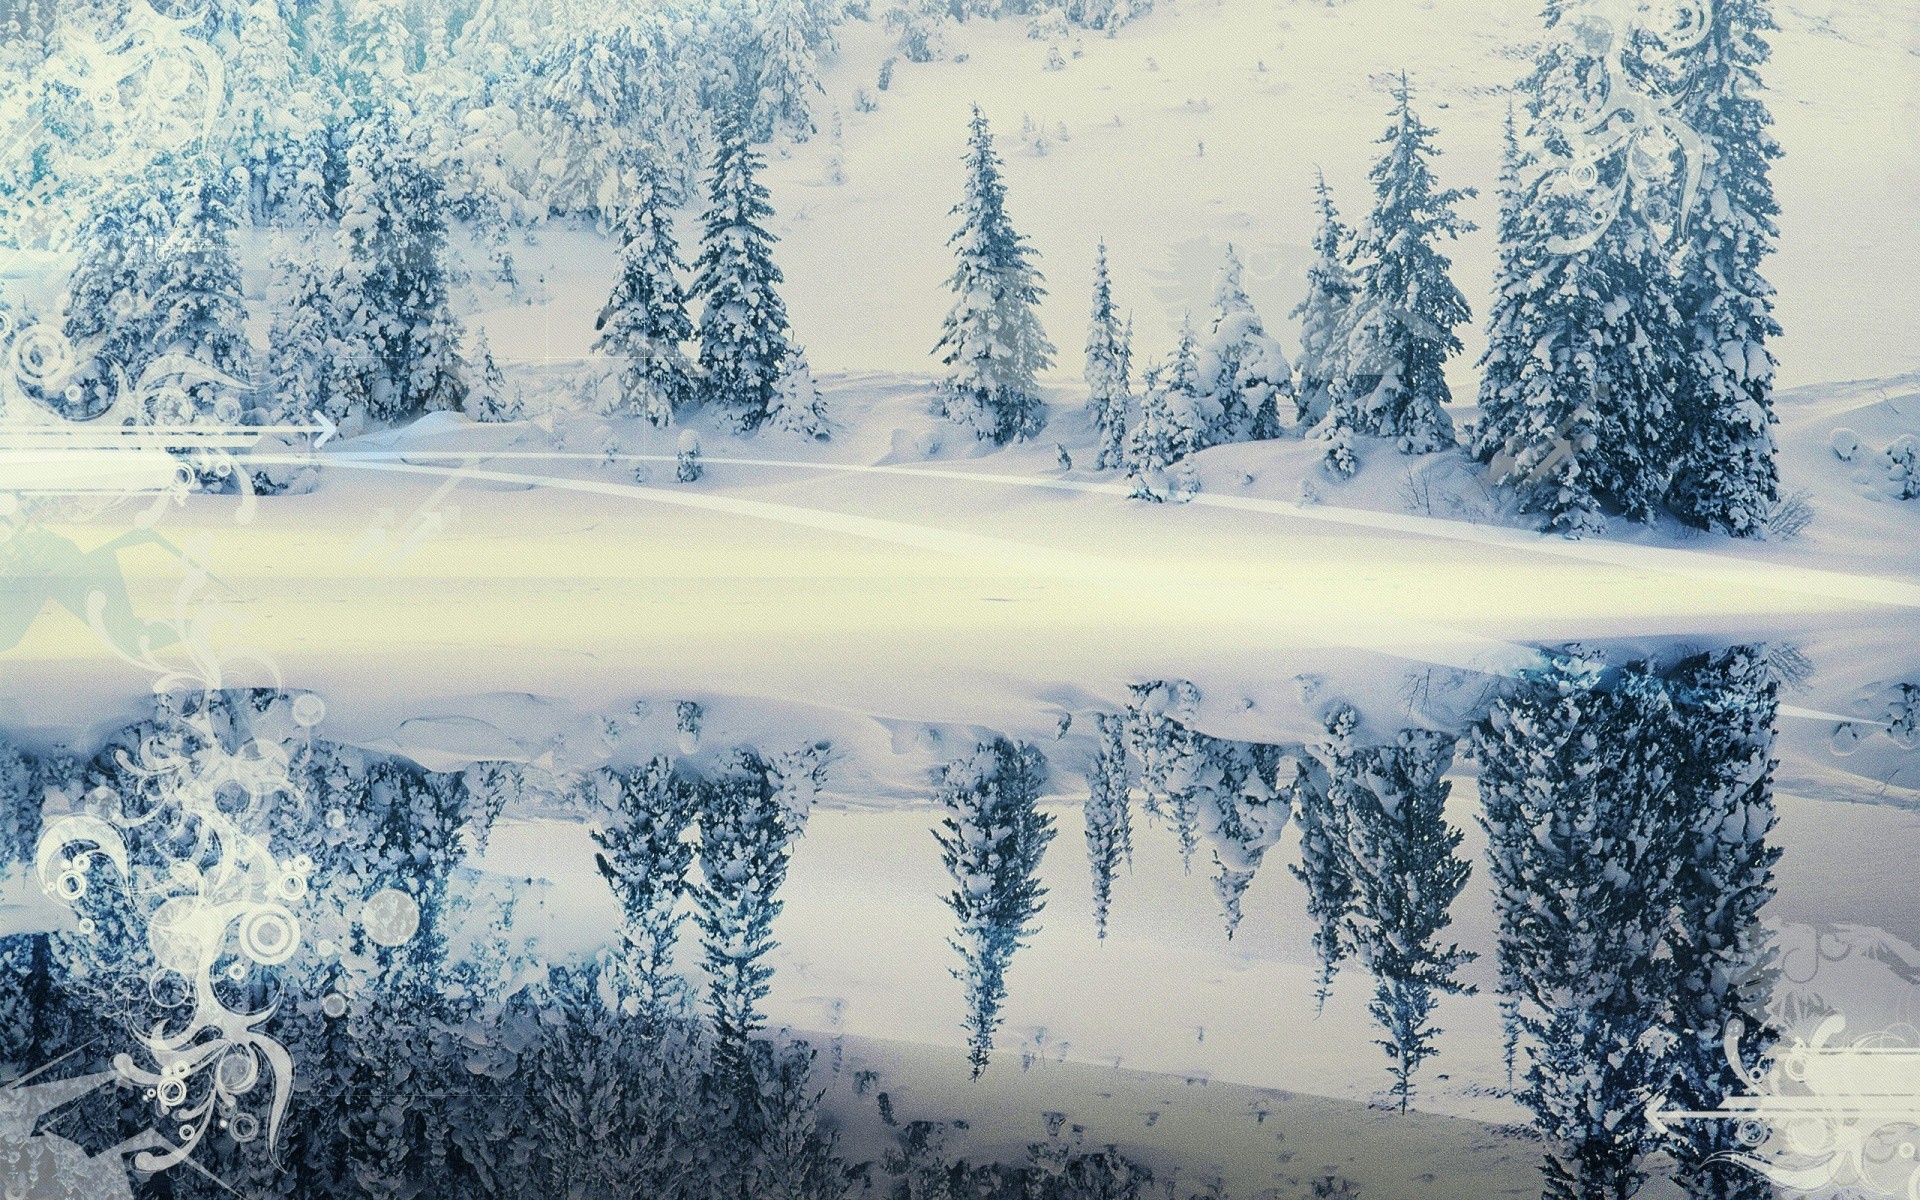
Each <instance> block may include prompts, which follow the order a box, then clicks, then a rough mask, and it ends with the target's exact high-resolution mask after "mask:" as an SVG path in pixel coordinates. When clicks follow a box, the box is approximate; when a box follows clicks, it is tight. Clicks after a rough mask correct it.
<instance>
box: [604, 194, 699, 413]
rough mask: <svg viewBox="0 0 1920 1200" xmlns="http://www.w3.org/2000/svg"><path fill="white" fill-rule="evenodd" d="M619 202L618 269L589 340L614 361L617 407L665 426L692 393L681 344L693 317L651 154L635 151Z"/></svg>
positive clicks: (669, 212) (689, 367)
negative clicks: (636, 155)
mask: <svg viewBox="0 0 1920 1200" xmlns="http://www.w3.org/2000/svg"><path fill="white" fill-rule="evenodd" d="M622 204H623V206H624V207H623V208H622V209H621V212H620V217H619V225H620V274H619V275H618V277H616V278H615V280H614V283H613V294H612V295H611V296H609V297H608V298H607V303H606V306H605V307H603V308H602V309H601V310H600V316H599V317H598V318H597V319H596V320H595V321H594V324H593V327H594V329H595V330H597V331H598V332H599V335H600V336H599V337H597V338H595V339H594V343H593V347H594V349H595V350H598V351H600V352H601V353H603V354H607V355H610V356H612V357H613V358H615V359H617V360H619V361H620V362H621V363H622V366H621V369H620V401H621V406H622V408H623V410H624V411H625V412H627V413H628V414H630V415H632V416H639V417H645V418H646V419H647V420H648V421H650V422H652V423H653V424H654V425H656V426H665V425H669V424H671V423H672V422H673V416H674V413H675V412H677V411H678V410H679V409H680V406H681V405H683V404H686V403H687V402H688V401H689V400H691V399H692V397H693V371H692V364H691V363H690V362H688V361H687V355H686V350H685V346H686V343H687V342H689V341H691V340H692V339H693V321H692V319H691V318H690V317H688V315H687V296H686V292H685V290H684V289H683V288H682V287H681V285H680V274H681V272H683V271H685V270H686V264H685V263H682V262H681V261H680V248H679V244H678V243H677V242H676V241H675V240H674V234H673V212H672V209H671V207H670V206H669V205H668V203H667V196H666V194H665V190H664V188H663V187H662V184H661V180H660V175H659V171H658V169H657V168H656V167H655V166H654V164H653V161H652V160H651V159H649V158H642V159H641V160H640V161H639V163H638V165H637V166H636V167H635V169H634V170H633V172H632V173H631V174H630V175H629V177H628V183H627V187H626V188H625V189H624V194H623V196H622Z"/></svg>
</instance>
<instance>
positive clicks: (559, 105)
mask: <svg viewBox="0 0 1920 1200" xmlns="http://www.w3.org/2000/svg"><path fill="white" fill-rule="evenodd" d="M653 54H654V47H652V46H651V45H649V44H648V42H647V41H646V40H645V39H644V35H643V31H642V29H641V27H640V23H639V22H638V21H637V20H636V19H635V18H634V17H632V16H630V15H628V14H625V13H605V14H597V15H595V16H594V17H592V18H590V19H588V20H586V21H583V22H581V23H580V24H579V25H578V26H577V27H576V28H575V29H574V31H573V32H572V34H571V35H570V36H566V37H560V38H555V39H553V40H551V41H549V42H547V43H546V44H545V45H544V47H543V52H542V53H541V54H540V56H539V57H538V58H537V59H536V61H535V63H534V65H533V79H532V80H531V81H530V87H531V89H532V91H533V94H534V97H535V100H536V103H537V105H538V110H539V128H540V130H541V131H542V133H543V136H544V140H545V145H544V146H543V147H542V151H543V153H542V157H543V159H544V161H545V162H546V163H548V164H549V166H548V169H547V170H546V171H545V172H544V174H545V176H546V178H545V182H544V186H545V188H546V195H545V196H544V197H543V198H544V199H545V200H546V202H547V203H548V204H549V205H551V206H552V207H553V208H554V209H555V210H556V211H559V212H565V213H581V214H587V215H591V216H594V217H598V218H600V219H601V220H602V221H603V222H604V221H605V220H607V219H608V218H612V217H615V216H626V215H627V213H626V212H625V211H624V210H627V209H628V208H629V207H630V206H631V205H634V204H635V203H637V202H636V201H629V200H628V199H627V198H626V194H627V192H628V189H629V188H632V187H634V186H636V185H635V184H634V182H633V181H632V180H631V179H630V178H629V175H630V173H631V172H632V171H633V170H634V169H635V167H636V165H637V164H641V163H643V162H645V161H646V160H647V159H648V157H649V155H650V153H651V150H652V148H651V147H650V146H649V145H648V144H647V133H648V131H649V127H650V126H651V124H652V117H653V113H652V111H651V104H652V97H651V96H649V95H648V94H647V89H646V84H647V82H648V80H649V78H650V72H651V71H652V70H653V69H655V68H654V64H653V62H652V58H653ZM639 186H645V181H644V180H643V181H642V182H641V184H640V185H639ZM623 232H624V231H623Z"/></svg>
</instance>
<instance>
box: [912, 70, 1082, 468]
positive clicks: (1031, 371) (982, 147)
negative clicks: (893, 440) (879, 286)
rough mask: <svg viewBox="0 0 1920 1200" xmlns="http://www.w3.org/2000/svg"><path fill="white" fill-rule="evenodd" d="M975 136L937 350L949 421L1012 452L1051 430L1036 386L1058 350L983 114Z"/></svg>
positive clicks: (957, 211)
mask: <svg viewBox="0 0 1920 1200" xmlns="http://www.w3.org/2000/svg"><path fill="white" fill-rule="evenodd" d="M969 128H970V132H969V135H968V139H967V154H966V158H965V160H964V161H965V162H966V166H967V185H966V197H965V199H963V200H962V201H961V202H960V203H959V204H956V205H955V206H954V208H953V213H954V215H955V216H958V217H960V218H961V224H960V228H959V229H958V230H957V231H955V233H954V235H953V236H952V237H951V238H949V239H948V240H947V244H948V245H950V246H952V247H954V254H955V257H956V259H957V262H956V264H955V266H954V272H953V275H952V277H951V278H950V279H949V280H948V286H949V287H950V288H952V290H953V294H954V302H953V309H952V311H951V312H949V313H948V314H947V320H946V325H945V327H944V328H943V330H942V332H941V334H940V341H939V342H938V344H936V345H935V347H934V349H935V351H936V352H941V351H944V354H942V357H941V360H940V361H941V362H942V363H944V364H946V367H947V379H946V383H945V386H944V389H943V392H942V400H941V412H942V413H943V414H944V415H945V416H946V417H947V418H948V419H949V420H952V421H957V422H959V423H960V424H962V425H965V426H968V427H969V428H971V429H972V430H973V431H974V433H975V435H976V436H978V437H981V438H992V439H993V440H994V441H995V442H998V443H1001V444H1005V443H1007V442H1010V441H1013V440H1015V439H1023V438H1028V437H1031V436H1033V435H1034V434H1035V433H1038V432H1039V431H1040V430H1041V429H1042V428H1044V427H1045V425H1046V404H1045V402H1044V401H1042V400H1041V398H1040V396H1039V385H1038V383H1037V382H1036V378H1035V377H1036V376H1037V375H1038V373H1039V372H1041V371H1044V370H1046V369H1047V368H1048V367H1050V366H1052V365H1053V343H1052V342H1050V341H1048V340H1047V335H1046V331H1045V330H1043V329H1042V328H1041V327H1040V317H1039V314H1038V313H1037V312H1036V311H1035V309H1036V307H1037V306H1038V304H1039V302H1040V298H1041V297H1042V296H1044V295H1046V289H1045V288H1044V287H1042V286H1041V285H1042V283H1043V282H1044V279H1043V278H1042V276H1041V274H1040V272H1039V270H1038V269H1037V268H1036V267H1035V266H1034V265H1033V261H1032V260H1033V259H1034V258H1035V257H1036V254H1037V252H1036V251H1035V250H1034V248H1033V247H1032V246H1031V245H1029V244H1028V242H1027V240H1026V239H1025V238H1024V237H1021V236H1020V235H1019V234H1018V233H1016V232H1014V228H1013V222H1012V219H1011V218H1009V217H1008V215H1007V186H1006V181H1005V180H1004V179H1003V178H1002V177H1001V163H1000V156H999V154H997V153H996V152H995V151H994V148H993V134H992V133H991V132H990V131H989V130H988V128H987V117H986V114H985V113H983V112H981V111H980V106H979V105H977V104H976V105H974V108H973V119H972V123H971V125H970V127H969Z"/></svg>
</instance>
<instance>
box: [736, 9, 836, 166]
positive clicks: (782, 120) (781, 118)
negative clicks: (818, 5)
mask: <svg viewBox="0 0 1920 1200" xmlns="http://www.w3.org/2000/svg"><path fill="white" fill-rule="evenodd" d="M825 34H826V29H825V27H824V26H823V25H822V23H820V22H819V21H817V20H816V18H815V15H814V14H813V13H812V12H810V11H809V6H808V3H807V0H767V3H766V4H765V5H763V6H762V8H761V9H760V11H759V12H758V13H757V14H756V19H755V21H754V34H753V44H752V49H751V58H752V68H751V69H752V74H753V81H754V82H753V91H754V93H755V98H756V103H755V105H754V112H755V132H756V133H757V134H758V135H759V136H760V137H762V138H767V137H772V136H773V135H774V133H775V132H777V131H780V130H786V131H788V132H791V133H792V135H793V138H794V140H795V141H799V142H804V141H806V140H807V139H808V138H810V137H812V136H813V134H814V133H815V132H816V131H817V130H818V128H819V126H818V125H817V124H816V123H815V122H814V119H813V111H812V99H813V97H814V95H815V94H818V93H821V92H823V90H824V89H822V87H821V86H820V68H819V64H818V63H817V62H816V55H815V44H816V39H820V38H822V37H824V36H825ZM829 44H830V43H829Z"/></svg>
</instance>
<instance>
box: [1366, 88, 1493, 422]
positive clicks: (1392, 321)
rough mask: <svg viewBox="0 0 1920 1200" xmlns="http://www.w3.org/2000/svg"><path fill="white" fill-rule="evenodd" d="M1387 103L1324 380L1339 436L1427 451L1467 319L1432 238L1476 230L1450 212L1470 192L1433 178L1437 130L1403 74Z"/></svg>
mask: <svg viewBox="0 0 1920 1200" xmlns="http://www.w3.org/2000/svg"><path fill="white" fill-rule="evenodd" d="M1393 99H1394V111H1393V123H1392V124H1391V125H1389V126H1388V127H1387V131H1386V133H1385V134H1384V135H1382V136H1381V138H1380V144H1381V145H1383V146H1385V147H1386V150H1385V151H1384V152H1383V153H1382V154H1381V155H1380V157H1379V159H1378V160H1376V161H1375V163H1374V165H1373V169H1372V171H1370V172H1369V173H1368V178H1369V179H1371V180H1372V181H1373V211H1372V212H1371V213H1370V214H1369V215H1368V217H1367V220H1366V223H1365V224H1364V225H1362V226H1361V229H1360V233H1359V236H1358V237H1357V238H1356V239H1355V240H1354V245H1353V271H1354V285H1353V286H1354V293H1353V298H1352V300H1351V302H1350V303H1349V305H1348V308H1347V312H1346V317H1345V320H1344V321H1342V323H1341V326H1340V330H1339V333H1338V335H1337V336H1338V338H1339V341H1340V343H1341V348H1340V357H1341V359H1342V360H1343V361H1342V369H1341V370H1340V371H1339V372H1338V374H1337V375H1335V376H1334V377H1333V379H1332V383H1331V392H1332V399H1333V405H1332V412H1333V422H1334V427H1335V428H1336V429H1344V430H1349V431H1351V432H1352V433H1354V434H1358V435H1362V436H1366V437H1381V438H1392V439H1394V442H1395V445H1396V446H1397V447H1398V448H1399V450H1400V452H1401V453H1402V454H1425V453H1428V452H1430V451H1433V450H1437V449H1440V448H1441V447H1443V446H1451V445H1453V442H1454V435H1453V418H1452V417H1451V416H1449V415H1448V413H1447V410H1446V405H1447V403H1448V402H1449V401H1450V400H1451V399H1452V393H1451V392H1449V391H1448V389H1447V379H1446V362H1447V359H1448V358H1449V357H1451V356H1452V355H1454V354H1456V353H1458V352H1459V350H1460V347H1461V343H1460V338H1459V335H1458V334H1456V333H1455V332H1454V330H1455V329H1456V328H1458V327H1459V326H1460V325H1462V324H1464V323H1465V322H1466V321H1467V320H1468V318H1469V317H1470V316H1471V313H1470V312H1469V310H1468V308H1467V299H1466V297H1465V296H1463V295H1461V294H1460V289H1459V288H1457V287H1455V286H1454V284H1453V280H1452V278H1450V276H1449V274H1448V272H1449V270H1450V269H1451V268H1452V265H1453V264H1452V262H1451V261H1450V260H1449V259H1448V258H1447V256H1446V255H1445V254H1444V253H1443V252H1442V251H1441V249H1440V246H1439V240H1440V239H1441V238H1443V237H1445V238H1457V237H1459V236H1460V235H1461V234H1462V233H1466V232H1468V231H1470V230H1472V229H1473V228H1474V226H1473V224H1472V222H1470V221H1467V220H1465V219H1463V218H1462V217H1460V216H1459V215H1458V214H1457V213H1456V212H1455V211H1454V208H1455V206H1456V205H1457V204H1459V202H1460V201H1461V200H1462V199H1465V198H1468V197H1471V196H1473V195H1475V192H1474V190H1473V189H1472V188H1467V189H1464V190H1461V189H1455V188H1445V189H1443V188H1441V187H1440V186H1439V183H1438V181H1437V180H1436V179H1435V178H1434V174H1433V169H1432V165H1431V160H1432V159H1433V158H1434V157H1436V156H1437V155H1438V154H1439V153H1440V151H1439V149H1438V148H1437V147H1436V146H1435V145H1434V144H1433V137H1434V129H1433V127H1432V126H1431V125H1428V124H1427V123H1426V122H1425V121H1423V120H1421V119H1420V116H1419V114H1418V113H1416V112H1414V111H1413V90H1412V87H1411V85H1410V84H1408V82H1407V77H1406V76H1405V75H1404V74H1402V75H1401V77H1400V82H1399V84H1398V85H1397V86H1396V87H1395V88H1394V89H1393Z"/></svg>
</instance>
